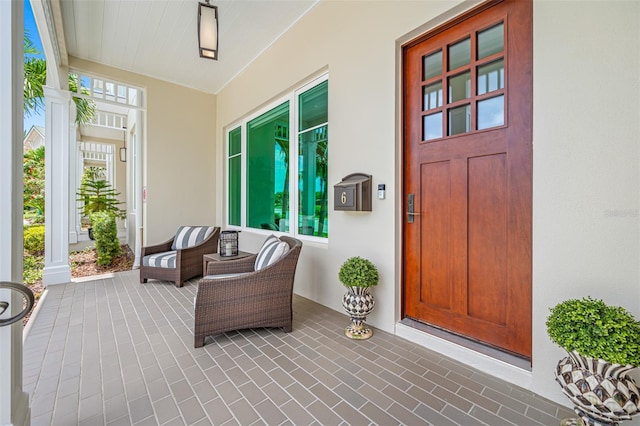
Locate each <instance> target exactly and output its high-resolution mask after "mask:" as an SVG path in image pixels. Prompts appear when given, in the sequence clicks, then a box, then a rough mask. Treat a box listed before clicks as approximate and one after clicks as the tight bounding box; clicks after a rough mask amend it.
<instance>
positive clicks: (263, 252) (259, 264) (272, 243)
mask: <svg viewBox="0 0 640 426" xmlns="http://www.w3.org/2000/svg"><path fill="white" fill-rule="evenodd" d="M288 251H289V244H287V243H286V242H284V241H280V239H279V238H278V237H276V236H275V235H271V236H269V237H268V238H267V240H266V241H265V242H264V244H263V245H262V248H261V249H260V251H259V252H258V255H257V256H256V263H255V270H256V271H259V270H260V269H262V268H266V267H267V266H269V265H271V264H273V263H275V262H276V261H277V260H278V259H280V258H281V257H282V256H284V255H285V254H286V253H287V252H288Z"/></svg>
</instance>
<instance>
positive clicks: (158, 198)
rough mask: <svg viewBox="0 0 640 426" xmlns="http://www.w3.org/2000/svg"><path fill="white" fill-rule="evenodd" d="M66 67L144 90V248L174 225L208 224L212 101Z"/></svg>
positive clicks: (90, 68) (124, 76) (157, 83)
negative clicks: (145, 101) (145, 98)
mask: <svg viewBox="0 0 640 426" xmlns="http://www.w3.org/2000/svg"><path fill="white" fill-rule="evenodd" d="M70 66H71V67H72V68H75V69H78V70H81V71H84V72H87V73H90V74H93V75H97V76H108V77H109V78H111V79H115V80H117V81H122V82H124V83H128V84H131V85H135V86H138V87H143V88H145V89H146V96H147V109H146V113H145V116H146V127H145V129H146V134H144V135H145V136H146V137H145V136H143V141H142V144H143V156H144V158H145V163H144V165H143V184H144V185H145V186H146V187H147V202H146V203H144V205H143V211H144V214H143V216H144V217H145V219H144V240H145V243H148V244H154V243H158V242H161V241H165V240H167V239H169V238H170V237H171V236H172V235H173V234H175V231H176V229H177V227H178V226H179V225H185V224H187V225H188V224H193V225H204V224H210V225H214V222H215V217H214V211H215V204H216V203H215V194H214V190H215V189H214V179H215V175H214V170H215V164H214V162H213V156H214V147H215V143H214V142H215V134H214V130H215V122H216V100H215V99H216V96H215V95H212V94H208V93H204V92H200V91H197V90H193V89H189V88H186V87H183V86H178V85H175V84H172V83H169V82H166V81H161V80H157V79H154V78H150V77H145V76H142V75H139V74H135V73H131V72H127V71H123V70H120V69H117V68H112V67H106V66H103V65H100V64H96V63H93V62H88V61H84V60H80V59H77V58H70Z"/></svg>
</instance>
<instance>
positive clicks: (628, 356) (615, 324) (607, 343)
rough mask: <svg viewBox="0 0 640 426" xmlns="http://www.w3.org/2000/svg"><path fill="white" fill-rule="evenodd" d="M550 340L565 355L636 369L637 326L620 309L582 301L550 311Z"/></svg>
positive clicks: (639, 325) (639, 344)
mask: <svg viewBox="0 0 640 426" xmlns="http://www.w3.org/2000/svg"><path fill="white" fill-rule="evenodd" d="M546 325H547V333H548V334H549V337H550V338H551V340H552V341H553V342H554V343H556V344H557V345H558V346H560V347H562V348H564V349H565V350H567V351H576V352H578V353H580V354H582V355H584V356H588V357H592V358H600V359H603V360H605V361H609V362H612V363H616V364H622V365H626V364H631V365H634V366H639V365H640V323H638V322H637V321H636V320H635V319H634V317H633V316H632V315H631V314H630V313H629V312H627V311H626V310H625V309H624V308H622V307H620V306H609V305H607V304H605V303H604V302H603V301H602V300H598V299H592V298H591V297H585V298H583V299H580V300H578V299H570V300H566V301H564V302H562V303H559V304H557V305H556V306H554V307H553V308H551V314H550V315H549V317H548V318H547V321H546Z"/></svg>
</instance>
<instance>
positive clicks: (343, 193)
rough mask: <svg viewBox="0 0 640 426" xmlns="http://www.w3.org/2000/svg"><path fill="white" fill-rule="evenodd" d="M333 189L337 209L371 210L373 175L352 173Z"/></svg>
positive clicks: (334, 205)
mask: <svg viewBox="0 0 640 426" xmlns="http://www.w3.org/2000/svg"><path fill="white" fill-rule="evenodd" d="M333 189H334V199H333V208H334V209H335V210H346V211H371V175H366V174H363V173H353V174H350V175H349V176H346V177H345V178H344V179H342V182H339V183H337V184H335V185H334V187H333Z"/></svg>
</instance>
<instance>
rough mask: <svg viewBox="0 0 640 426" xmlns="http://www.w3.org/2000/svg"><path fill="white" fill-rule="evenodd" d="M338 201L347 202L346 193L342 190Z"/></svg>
mask: <svg viewBox="0 0 640 426" xmlns="http://www.w3.org/2000/svg"><path fill="white" fill-rule="evenodd" d="M340 202H341V203H342V204H346V203H347V193H346V192H344V191H342V195H341V196H340Z"/></svg>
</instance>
